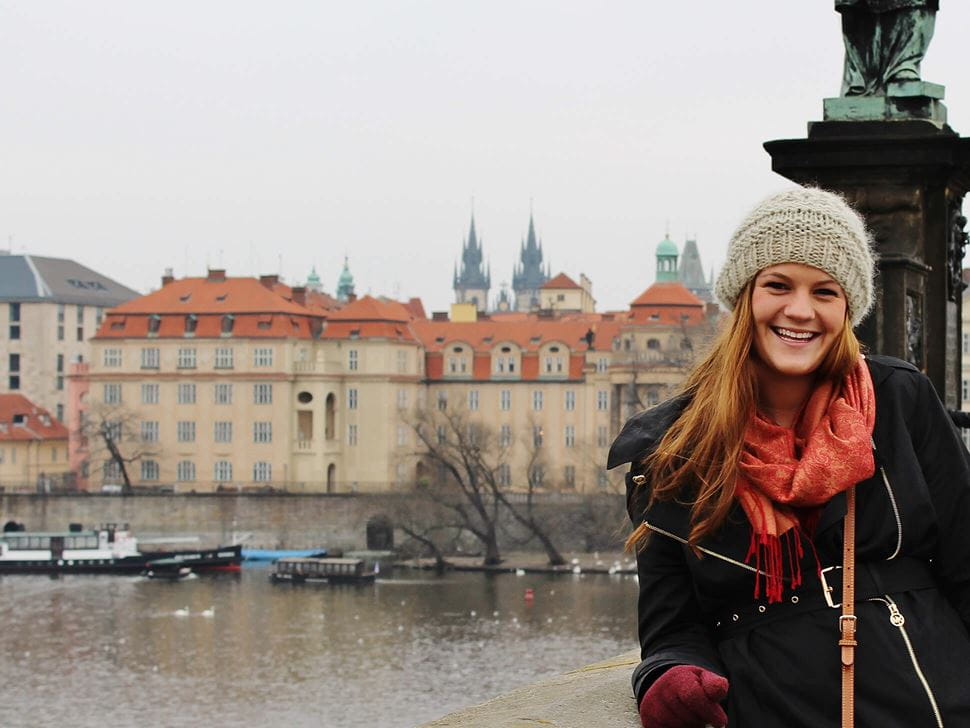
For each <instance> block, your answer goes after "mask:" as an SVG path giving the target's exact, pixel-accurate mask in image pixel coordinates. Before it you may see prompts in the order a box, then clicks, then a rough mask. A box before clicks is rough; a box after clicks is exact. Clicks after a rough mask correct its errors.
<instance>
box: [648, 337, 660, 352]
mask: <svg viewBox="0 0 970 728" xmlns="http://www.w3.org/2000/svg"><path fill="white" fill-rule="evenodd" d="M647 348H648V349H652V350H653V351H659V350H660V339H647Z"/></svg>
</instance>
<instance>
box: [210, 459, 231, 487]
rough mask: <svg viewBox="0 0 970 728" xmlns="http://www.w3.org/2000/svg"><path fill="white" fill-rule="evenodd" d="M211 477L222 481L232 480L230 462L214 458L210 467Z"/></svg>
mask: <svg viewBox="0 0 970 728" xmlns="http://www.w3.org/2000/svg"><path fill="white" fill-rule="evenodd" d="M212 477H213V479H214V480H217V481H219V482H222V483H224V482H226V481H227V480H232V463H231V462H229V461H228V460H216V462H215V465H214V466H213V468H212Z"/></svg>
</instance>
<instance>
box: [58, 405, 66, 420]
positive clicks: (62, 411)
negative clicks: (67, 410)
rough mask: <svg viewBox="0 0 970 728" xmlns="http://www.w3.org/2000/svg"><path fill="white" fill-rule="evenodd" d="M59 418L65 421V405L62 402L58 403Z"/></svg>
mask: <svg viewBox="0 0 970 728" xmlns="http://www.w3.org/2000/svg"><path fill="white" fill-rule="evenodd" d="M57 420H58V421H59V422H63V421H64V405H62V404H60V403H58V404H57Z"/></svg>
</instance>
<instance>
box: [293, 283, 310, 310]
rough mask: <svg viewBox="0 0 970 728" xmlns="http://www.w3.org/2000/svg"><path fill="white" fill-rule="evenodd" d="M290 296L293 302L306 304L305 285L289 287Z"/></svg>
mask: <svg viewBox="0 0 970 728" xmlns="http://www.w3.org/2000/svg"><path fill="white" fill-rule="evenodd" d="M290 298H291V299H292V300H293V303H298V304H300V305H301V306H306V287H305V286H293V288H291V289H290Z"/></svg>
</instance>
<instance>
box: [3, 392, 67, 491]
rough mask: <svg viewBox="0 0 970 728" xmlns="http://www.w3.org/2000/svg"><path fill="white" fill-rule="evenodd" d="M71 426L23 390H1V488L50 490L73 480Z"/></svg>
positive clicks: (61, 486) (65, 485)
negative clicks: (69, 434) (23, 392)
mask: <svg viewBox="0 0 970 728" xmlns="http://www.w3.org/2000/svg"><path fill="white" fill-rule="evenodd" d="M67 450H68V434H67V428H66V427H64V425H62V424H61V423H60V422H58V421H57V420H56V419H54V418H53V417H52V416H51V414H50V413H49V412H48V411H47V410H45V409H43V408H42V407H38V406H37V405H35V404H34V403H33V402H31V401H30V400H29V399H27V398H26V397H24V396H23V395H21V394H0V488H2V489H3V491H5V492H8V493H9V492H15V491H25V490H26V491H39V492H49V491H51V490H55V489H57V490H59V489H62V488H65V487H69V486H70V485H71V484H72V482H73V480H72V478H71V477H70V476H71V473H70V471H71V468H70V465H69V463H68V457H67Z"/></svg>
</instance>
